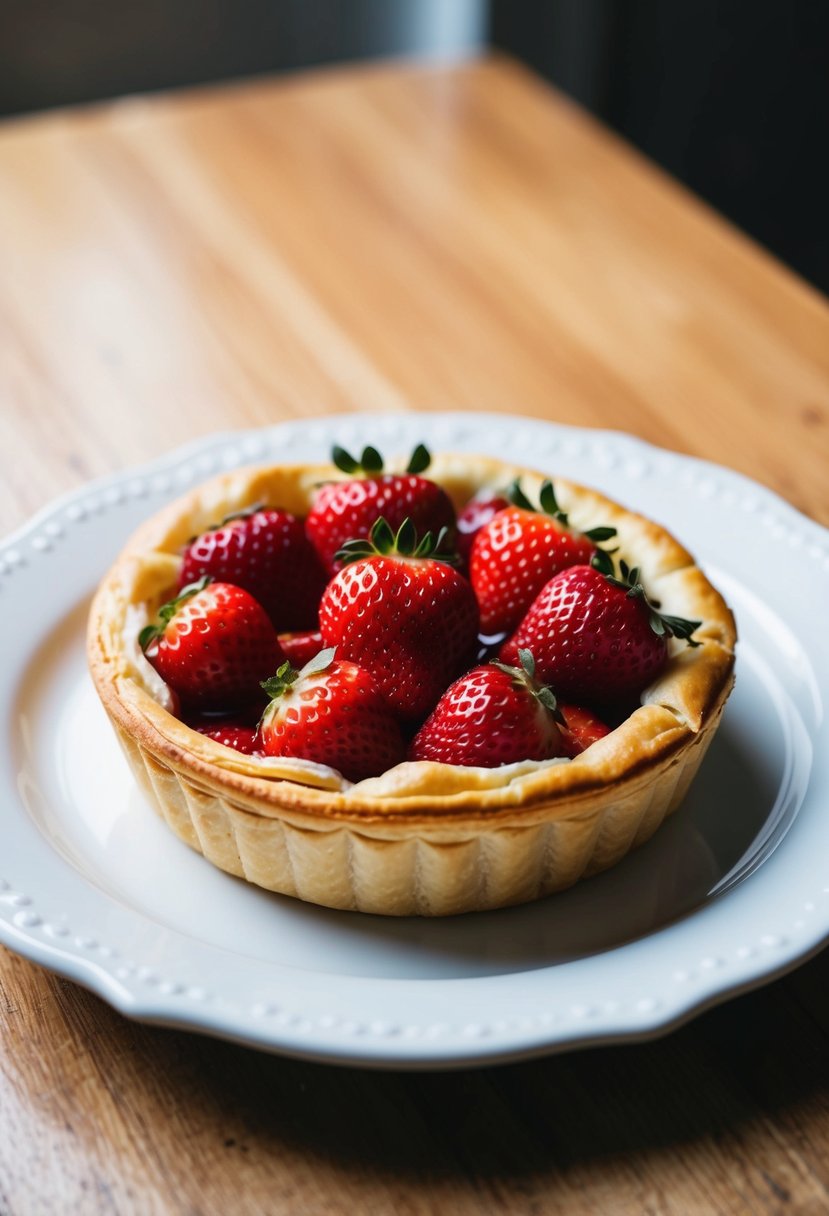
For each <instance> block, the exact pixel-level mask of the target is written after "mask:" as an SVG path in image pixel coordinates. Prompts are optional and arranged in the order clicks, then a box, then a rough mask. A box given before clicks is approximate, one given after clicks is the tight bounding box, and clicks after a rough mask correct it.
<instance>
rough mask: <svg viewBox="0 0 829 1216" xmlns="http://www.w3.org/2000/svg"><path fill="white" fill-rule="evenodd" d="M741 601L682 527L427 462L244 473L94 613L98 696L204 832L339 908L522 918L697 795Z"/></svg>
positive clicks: (492, 470) (475, 469)
mask: <svg viewBox="0 0 829 1216" xmlns="http://www.w3.org/2000/svg"><path fill="white" fill-rule="evenodd" d="M735 642H736V631H735V626H734V620H733V617H732V615H731V612H730V611H729V609H728V607H727V606H726V604H725V602H724V601H723V599H722V597H721V596H720V594H719V593H718V592H717V591H716V590H715V588H714V587H713V586H712V585H711V584H710V582H709V581H708V580H707V578H706V577H705V576H704V574H703V573H702V571H701V570H700V569H699V567H698V566H697V565H696V564H695V562H694V560H693V558H692V557H691V555H690V554H689V553H688V552H687V551H686V550H685V549H684V548H683V547H682V545H681V544H679V543H678V542H677V541H676V540H675V539H674V538H673V537H672V536H671V535H670V534H669V533H668V532H666V531H665V529H664V528H662V527H660V526H659V525H658V524H656V523H654V522H652V521H650V520H648V519H646V518H644V517H643V516H641V515H638V514H636V513H635V512H633V511H631V510H627V509H626V508H624V507H622V506H620V505H618V504H617V503H615V502H612V501H610V500H609V499H607V498H605V497H604V496H603V495H601V494H599V493H597V492H596V491H594V490H590V489H587V488H586V487H584V486H580V485H576V484H574V483H571V482H569V481H567V480H565V479H563V478H557V477H556V478H553V479H552V480H551V479H549V478H547V477H545V476H543V475H542V474H540V473H536V472H533V471H531V470H528V469H524V468H520V467H517V466H513V465H510V464H506V463H503V462H501V461H498V460H494V459H490V458H488V457H482V456H468V455H457V454H455V455H452V454H442V455H438V456H436V457H435V458H434V459H432V458H431V457H430V455H429V453H428V452H427V451H426V449H425V448H423V447H422V446H420V447H418V448H417V449H416V450H415V452H414V453H413V455H412V457H411V459H410V460H409V462H408V464H407V465H405V467H404V462H399V463H395V464H392V465H391V467H390V469H389V470H388V471H387V470H386V469H385V468H384V465H383V460H382V458H381V456H380V454H379V453H378V452H377V451H376V450H375V449H374V448H372V447H367V448H366V449H365V450H364V451H363V453H362V454H361V455H360V456H359V457H354V456H352V455H350V454H349V453H347V452H345V451H343V450H342V449H340V448H335V449H334V452H333V461H332V463H331V464H330V465H325V466H313V467H309V466H307V465H306V466H270V467H256V468H246V469H241V470H239V471H237V472H232V473H228V474H226V475H224V476H222V477H219V478H216V479H214V480H212V481H209V482H207V483H205V484H204V485H202V486H201V487H199V488H198V489H196V490H195V491H193V492H192V493H190V494H188V495H186V496H185V497H184V498H182V499H179V500H178V501H177V502H175V503H173V504H172V505H171V506H169V507H167V508H166V509H165V510H163V511H162V512H160V513H159V514H158V515H156V516H155V517H154V518H152V519H150V520H149V521H147V523H145V524H144V525H143V526H142V527H141V528H140V529H139V530H138V532H137V533H136V534H135V535H134V536H133V537H132V539H131V540H130V541H129V543H128V544H127V546H126V548H125V550H124V552H123V553H122V554H121V556H120V557H119V559H118V560H117V562H116V563H115V565H114V566H113V568H112V569H111V570H110V572H109V573H108V574H107V576H106V577H105V579H104V580H103V582H102V584H101V586H100V588H99V590H98V593H97V595H96V597H95V600H94V602H93V605H92V610H91V614H90V620H89V635H88V652H89V660H90V667H91V671H92V675H93V679H94V681H95V684H96V687H97V689H98V692H99V694H100V696H101V699H102V701H103V704H104V706H105V708H106V711H107V713H108V715H109V717H110V719H111V721H112V723H113V725H114V727H115V730H116V733H117V735H118V738H119V740H120V742H121V744H122V746H123V749H124V751H125V753H126V756H127V758H128V760H129V762H130V764H131V766H132V768H133V770H134V772H135V775H136V777H137V778H138V780H139V781H140V783H141V784H142V786H143V787H144V789H145V790H146V792H147V793H148V795H149V797H150V799H151V801H152V803H153V805H154V806H155V807H156V809H157V810H158V812H159V813H160V815H161V816H162V817H163V818H164V819H165V820H166V822H167V823H168V824H169V826H170V827H171V828H172V829H173V831H174V832H176V833H177V834H178V835H179V836H180V837H181V838H182V839H183V840H184V841H186V842H187V844H189V845H191V846H192V847H193V848H195V849H197V850H199V851H200V852H202V853H203V854H204V856H205V857H206V858H208V859H209V860H210V861H211V862H213V863H214V864H215V865H217V866H219V867H220V868H221V869H223V870H226V871H227V872H229V873H231V874H234V875H237V876H239V877H240V878H244V879H247V880H248V881H249V882H252V883H256V884H258V885H260V886H262V887H265V888H267V889H269V890H272V891H277V892H281V893H283V894H286V895H292V896H296V897H299V898H300V899H305V900H309V901H311V902H314V903H317V904H322V905H326V906H328V907H333V908H343V909H353V910H359V911H364V912H373V913H380V914H386V915H446V914H451V913H458V912H469V911H475V910H483V909H492V908H499V907H504V906H506V905H509V904H516V903H522V902H525V901H528V900H532V899H536V898H539V897H541V896H545V895H548V894H551V893H552V892H555V891H560V890H562V889H564V888H566V887H568V886H570V885H572V884H573V883H575V882H576V881H578V880H579V879H580V878H583V877H586V876H589V875H592V874H595V873H598V872H599V871H601V870H604V869H607V868H608V867H609V866H612V865H614V864H615V863H616V862H618V861H619V860H620V859H621V858H622V857H624V856H625V854H626V853H627V852H628V851H629V850H630V849H631V848H633V847H634V846H636V845H638V844H640V843H641V842H643V841H645V840H647V839H648V837H650V836H651V834H652V833H653V832H654V831H655V830H656V829H657V828H658V827H659V825H660V823H661V822H662V821H663V820H664V818H665V817H666V815H668V814H670V813H671V812H672V811H673V810H674V809H675V808H676V807H677V806H678V805H679V803H680V801H681V800H682V798H683V796H684V794H685V792H686V790H687V789H688V786H689V784H690V782H691V781H692V779H693V777H694V774H695V773H696V771H697V769H698V767H699V765H700V762H701V760H702V758H703V756H704V754H705V751H706V748H707V747H708V745H709V744H710V742H711V739H712V737H713V735H714V732H715V731H716V729H717V725H718V723H719V721H720V717H721V714H722V710H723V707H724V705H725V702H726V699H727V697H728V694H729V692H730V689H731V685H732V682H733V667H734V648H735Z"/></svg>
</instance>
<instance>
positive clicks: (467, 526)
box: [457, 490, 510, 565]
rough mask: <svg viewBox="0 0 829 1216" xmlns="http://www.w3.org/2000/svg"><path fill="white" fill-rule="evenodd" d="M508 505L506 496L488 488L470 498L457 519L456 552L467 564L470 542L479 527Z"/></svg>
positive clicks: (470, 547) (470, 550) (478, 530)
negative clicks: (494, 492) (503, 496)
mask: <svg viewBox="0 0 829 1216" xmlns="http://www.w3.org/2000/svg"><path fill="white" fill-rule="evenodd" d="M509 505H510V504H509V502H508V500H507V499H506V498H502V497H501V495H500V494H493V493H492V492H491V491H488V490H485V491H483V492H482V493H480V494H476V495H475V497H474V498H470V500H469V502H468V503H467V504H466V506H465V507H464V509H463V510H462V511H461V513H460V515H459V516H458V520H457V525H458V553H459V554H460V555H461V557H462V558H463V561H464V562H465V563H466V564H467V565H468V564H469V555H470V553H471V552H472V544H473V542H474V540H475V537H476V536H477V535H478V533H479V532H480V530H481V528H483V526H484V525H485V524H488V523H489V521H490V520H491V519H492V517H493V516H494V515H497V514H498V512H499V511H503V510H505V509H506V508H507V507H508V506H509Z"/></svg>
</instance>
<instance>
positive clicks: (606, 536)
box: [584, 528, 616, 544]
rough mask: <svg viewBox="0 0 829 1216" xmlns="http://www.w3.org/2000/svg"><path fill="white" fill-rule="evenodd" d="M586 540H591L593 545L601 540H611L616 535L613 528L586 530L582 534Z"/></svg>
mask: <svg viewBox="0 0 829 1216" xmlns="http://www.w3.org/2000/svg"><path fill="white" fill-rule="evenodd" d="M584 535H585V536H586V537H587V539H588V540H592V541H593V542H594V544H597V543H598V542H599V541H603V540H612V539H613V537H614V536H615V535H616V529H615V528H588V529H587V531H586V532H585V533H584Z"/></svg>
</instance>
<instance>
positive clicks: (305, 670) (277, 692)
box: [260, 646, 336, 699]
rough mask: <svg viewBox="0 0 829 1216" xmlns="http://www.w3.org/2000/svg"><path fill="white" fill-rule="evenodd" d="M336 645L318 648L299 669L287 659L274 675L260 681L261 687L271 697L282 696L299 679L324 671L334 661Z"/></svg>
mask: <svg viewBox="0 0 829 1216" xmlns="http://www.w3.org/2000/svg"><path fill="white" fill-rule="evenodd" d="M335 654H336V647H335V646H329V647H327V648H326V649H325V650H320V651H319V653H318V654H315V655H314V657H313V659H309V660H308V662H307V663H306V664H305V666H304V667H302V668H301V669H300V670H299V671H298V670H297V669H296V667H292V666H291V664H290V663H289V662H288V661H287V659H286V661H285V662H284V663H282V664H281V666H279V667H278V668H277V669H276V675H275V676H271V677H270V678H269V679H267V680H262V681H260V683H261V685H262V688H264V690H265V692H266V693H267V694H268V696H269V697H271V698H272V699H276V698H277V697H281V696H283V694H284V693H286V692H287V691H288V689H289V688H292V687H293V685H294V684H298V683H299V681H300V680H304V679H305V678H306V677H307V676H315V675H318V674H319V673H320V672H321V671H325V670H326V668H327V667H330V666H331V664H332V663H333V661H334V655H335Z"/></svg>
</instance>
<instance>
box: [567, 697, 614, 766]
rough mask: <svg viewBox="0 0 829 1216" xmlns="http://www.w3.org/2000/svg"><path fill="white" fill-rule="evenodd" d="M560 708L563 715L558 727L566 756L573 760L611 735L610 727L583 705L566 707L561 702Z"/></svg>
mask: <svg viewBox="0 0 829 1216" xmlns="http://www.w3.org/2000/svg"><path fill="white" fill-rule="evenodd" d="M558 708H559V712H560V713H561V721H560V722H559V724H558V725H559V729H560V731H561V738H562V742H563V744H564V754H565V755H567V756H570V757H571V759H572V757H573V756H580V755H581V753H582V752H584V751H587V749H588V747H590V746H591V744H593V743H596V742H597V741H598V740H599V739H603V738H604V737H605V735H609V734H610V727H609V726H608V725H607V723H606V722H603V721H602V720H601V718H599V717H597V716H596V714H594V713H593V711H592V709H585V708H584V706H583V705H566V704H565V703H564V702H563V701H559V703H558Z"/></svg>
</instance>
